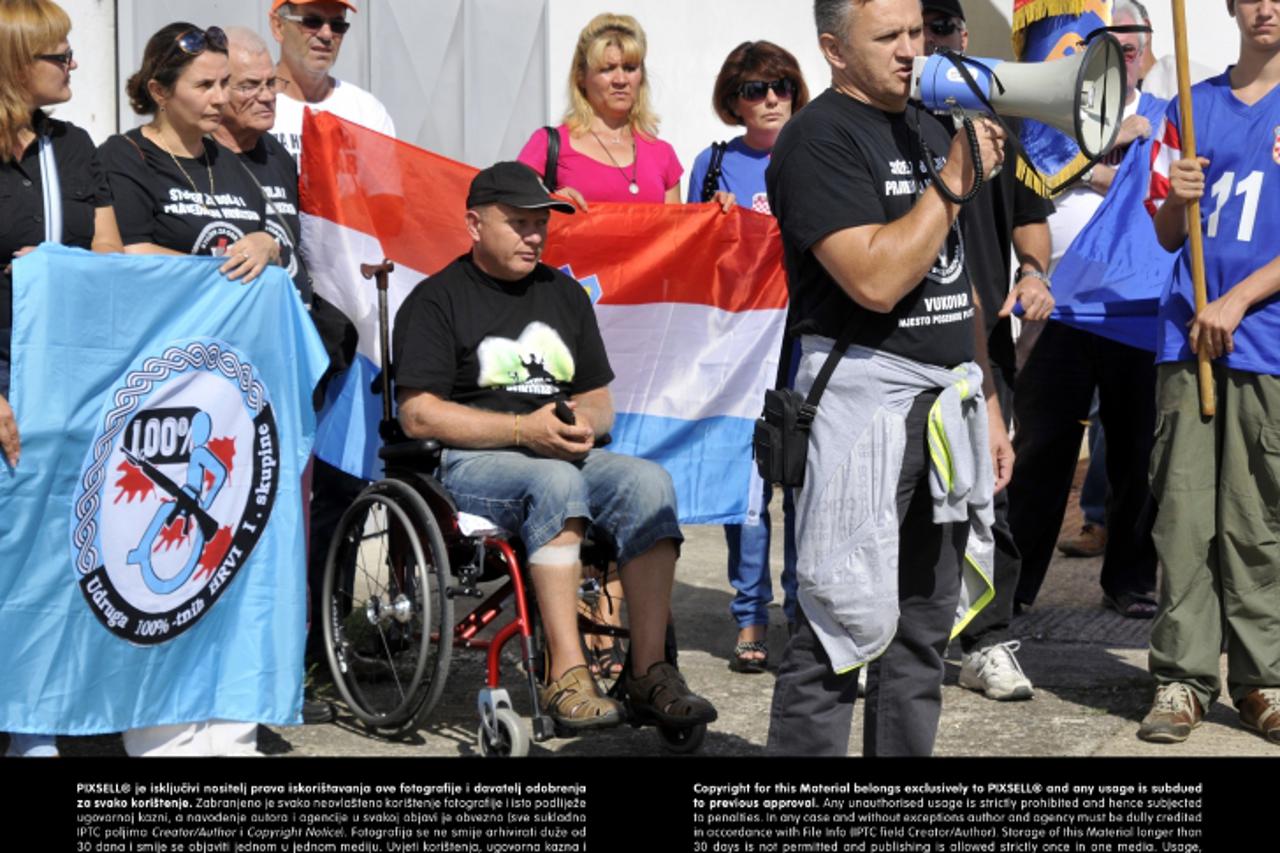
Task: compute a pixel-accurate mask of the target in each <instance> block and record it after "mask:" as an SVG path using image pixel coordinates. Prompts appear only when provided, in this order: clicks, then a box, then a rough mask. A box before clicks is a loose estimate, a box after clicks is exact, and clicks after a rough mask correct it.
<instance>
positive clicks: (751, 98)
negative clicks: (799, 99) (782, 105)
mask: <svg viewBox="0 0 1280 853" xmlns="http://www.w3.org/2000/svg"><path fill="white" fill-rule="evenodd" d="M770 89H772V90H773V93H774V94H775V95H777V96H778V100H781V101H789V100H791V98H792V96H794V95H795V93H796V84H795V83H794V82H792V81H791V80H788V79H787V78H786V77H783V78H782V79H781V80H748V81H746V82H745V83H743V84H742V85H741V86H739V87H738V97H739V98H742V100H744V101H746V102H747V103H754V102H755V101H763V100H764V99H765V98H767V97H769V90H770Z"/></svg>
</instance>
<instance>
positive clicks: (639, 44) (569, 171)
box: [518, 14, 684, 204]
mask: <svg viewBox="0 0 1280 853" xmlns="http://www.w3.org/2000/svg"><path fill="white" fill-rule="evenodd" d="M644 56H645V36H644V30H642V29H641V28H640V24H639V23H637V22H636V19H635V18H632V17H630V16H629V15H610V14H603V15H597V16H596V17H595V18H592V19H591V22H590V23H589V24H587V26H586V27H585V28H584V29H583V30H582V32H581V33H580V34H579V35H578V46H577V48H576V49H575V50H574V54H573V64H572V66H571V67H570V71H569V108H568V109H567V110H566V111H565V115H564V123H563V124H561V125H560V127H559V128H558V131H559V135H560V156H559V157H558V158H557V161H556V162H557V167H556V180H555V183H556V186H555V187H552V189H556V190H560V189H564V190H567V191H570V192H568V194H569V195H570V196H571V197H572V195H573V193H572V191H573V190H576V191H577V193H578V194H579V195H580V196H581V198H582V199H585V200H586V201H621V202H633V201H640V202H650V203H661V202H666V203H667V204H679V203H680V176H681V174H683V172H684V169H683V168H682V167H681V166H680V161H679V160H678V159H677V158H676V152H675V150H674V149H673V148H672V147H671V146H670V145H669V144H667V143H666V142H663V141H662V140H660V139H658V138H657V132H658V118H657V116H655V115H654V114H653V110H652V108H651V107H650V105H649V81H648V80H647V79H646V77H645V73H644ZM518 159H519V160H520V162H522V163H525V164H527V165H529V166H531V167H532V168H533V170H534V171H536V172H537V173H538V174H539V175H542V176H543V177H545V176H546V171H547V131H546V130H545V129H539V130H538V131H536V132H535V133H534V134H533V136H532V137H531V138H530V139H529V141H528V142H527V143H525V146H524V149H523V150H522V151H521V152H520V156H519V157H518Z"/></svg>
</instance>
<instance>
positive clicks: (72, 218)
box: [0, 0, 121, 755]
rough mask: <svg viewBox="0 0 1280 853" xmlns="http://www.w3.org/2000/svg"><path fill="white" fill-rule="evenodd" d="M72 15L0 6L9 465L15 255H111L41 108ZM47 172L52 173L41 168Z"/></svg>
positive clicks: (75, 132)
mask: <svg viewBox="0 0 1280 853" xmlns="http://www.w3.org/2000/svg"><path fill="white" fill-rule="evenodd" d="M70 31H71V19H70V18H68V17H67V13H66V12H64V11H63V10H62V9H61V8H60V7H59V6H58V5H57V4H56V3H53V2H50V0H11V2H6V3H5V4H4V5H0V211H3V217H0V452H2V455H3V456H4V458H5V460H6V461H7V462H8V463H9V465H11V466H14V467H17V464H18V448H19V442H18V425H17V420H16V419H15V417H14V415H13V410H12V409H11V408H10V406H9V403H8V402H7V400H6V399H5V397H6V396H7V395H8V393H9V343H10V335H11V328H12V320H13V314H12V312H13V304H12V293H13V291H12V287H13V282H12V279H11V278H10V275H11V265H12V263H13V259H14V258H18V257H21V256H22V255H25V254H26V253H27V252H29V251H31V250H32V249H34V248H35V246H36V245H37V244H38V243H42V242H46V241H53V242H60V243H63V244H65V245H68V246H79V247H81V248H85V249H89V248H91V249H93V250H94V251H96V252H118V251H120V250H121V246H120V232H119V231H118V230H117V228H116V220H115V216H114V215H113V213H112V211H111V193H110V190H109V189H108V187H107V183H106V178H105V176H104V175H103V173H102V167H101V166H100V165H99V163H98V157H97V152H95V151H94V147H93V142H92V141H91V140H90V139H89V135H88V134H87V133H85V132H84V131H83V130H81V129H80V128H78V127H74V126H72V125H70V124H68V123H67V122H63V121H55V120H54V119H51V118H49V117H48V116H47V115H46V114H45V113H44V111H43V108H44V107H48V106H52V105H54V104H60V103H63V102H64V101H66V100H68V99H70V97H71V86H70V81H71V72H72V71H73V70H74V69H75V68H76V62H75V59H74V58H73V57H72V54H71V46H70V45H69V44H68V42H67V34H68V33H69V32H70ZM47 169H52V173H51V174H50V173H47V172H46V170H47ZM8 753H9V754H10V755H57V748H56V746H55V745H54V739H53V737H52V736H48V735H30V734H16V733H14V734H10V736H9V749H8Z"/></svg>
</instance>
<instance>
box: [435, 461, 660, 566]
mask: <svg viewBox="0 0 1280 853" xmlns="http://www.w3.org/2000/svg"><path fill="white" fill-rule="evenodd" d="M440 481H441V482H442V483H444V486H445V488H446V489H448V490H449V493H450V494H451V495H453V499H454V501H456V502H457V504H458V509H460V510H462V511H463V512H469V513H471V514H473V515H479V516H483V517H484V518H487V519H489V520H490V521H492V522H494V523H495V524H497V525H498V526H499V527H502V528H503V529H505V530H511V531H518V532H519V534H520V538H521V540H522V541H523V542H524V546H525V549H526V550H527V551H528V552H529V553H533V552H534V551H536V550H538V549H539V548H541V547H542V546H543V545H546V544H547V543H548V542H550V541H551V540H552V539H554V538H555V537H556V536H557V535H558V534H559V533H560V531H562V530H564V526H565V522H566V521H568V520H569V519H571V518H585V519H587V520H588V521H590V522H592V523H594V524H595V525H596V526H597V527H600V528H602V529H603V530H605V531H606V532H607V533H609V535H611V536H612V537H613V539H614V542H615V543H616V544H617V547H618V565H619V566H625V565H626V564H627V563H629V562H631V561H632V560H634V559H635V558H636V557H638V556H640V555H641V554H643V553H644V552H646V551H648V550H649V549H650V548H652V547H653V546H654V545H656V544H658V543H659V542H660V541H662V540H663V539H670V540H672V541H673V542H675V544H676V545H677V546H678V545H679V544H680V543H681V542H683V541H684V536H683V535H682V534H681V533H680V524H679V523H678V522H677V521H676V492H675V487H674V486H673V485H672V483H671V476H670V475H669V474H668V473H667V472H666V470H664V469H663V468H662V466H661V465H658V464H656V463H653V462H649V461H648V460H645V459H637V458H635V457H633V456H623V455H621V454H618V453H609V452H608V451H605V450H592V451H591V452H590V453H589V454H588V455H587V458H586V459H584V460H582V461H581V462H565V461H562V460H559V459H546V458H543V457H541V456H535V455H534V454H532V453H529V452H527V451H524V450H458V449H454V448H448V449H446V450H445V451H444V453H443V454H442V456H441V459H440Z"/></svg>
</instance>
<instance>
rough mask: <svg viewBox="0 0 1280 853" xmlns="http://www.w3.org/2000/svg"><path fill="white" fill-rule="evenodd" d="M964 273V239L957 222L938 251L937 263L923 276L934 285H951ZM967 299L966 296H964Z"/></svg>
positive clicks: (952, 225) (953, 224)
mask: <svg viewBox="0 0 1280 853" xmlns="http://www.w3.org/2000/svg"><path fill="white" fill-rule="evenodd" d="M962 272H964V238H963V237H961V236H960V225H959V222H958V221H957V222H953V223H951V230H950V231H948V232H947V242H945V243H943V244H942V248H941V249H939V250H938V262H937V263H936V264H934V265H933V269H931V270H929V272H928V273H926V274H925V278H927V279H929V281H932V282H934V283H935V284H951V282H953V281H955V280H956V279H958V278H959V277H960V274H961V273H962ZM965 298H966V299H968V294H966V295H965Z"/></svg>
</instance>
